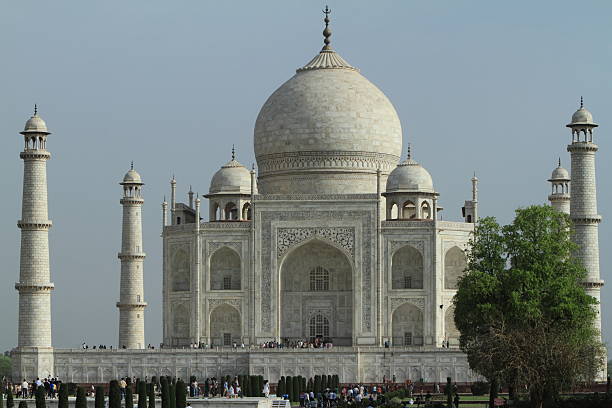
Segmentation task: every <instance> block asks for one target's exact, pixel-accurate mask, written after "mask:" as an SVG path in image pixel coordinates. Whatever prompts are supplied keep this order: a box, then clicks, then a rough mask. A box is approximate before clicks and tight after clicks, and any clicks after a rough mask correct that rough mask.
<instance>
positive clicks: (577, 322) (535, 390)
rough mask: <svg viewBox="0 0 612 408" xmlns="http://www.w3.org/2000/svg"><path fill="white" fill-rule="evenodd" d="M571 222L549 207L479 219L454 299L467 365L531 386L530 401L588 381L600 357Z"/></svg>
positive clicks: (537, 404)
mask: <svg viewBox="0 0 612 408" xmlns="http://www.w3.org/2000/svg"><path fill="white" fill-rule="evenodd" d="M571 227H572V224H571V221H570V219H569V217H568V216H567V215H566V214H563V213H560V212H558V211H556V210H554V209H553V208H552V207H548V206H532V207H528V208H525V209H519V210H517V211H516V217H515V219H514V221H513V222H512V224H510V225H507V226H504V227H501V226H500V225H499V224H498V223H497V222H496V220H495V219H494V218H492V217H487V218H483V219H481V220H480V222H479V224H478V226H477V228H476V231H475V235H474V238H473V240H471V241H470V248H469V252H468V267H467V271H466V273H465V275H464V276H463V277H461V278H460V280H459V288H458V290H457V294H456V295H455V297H454V299H453V304H454V306H455V324H456V326H457V328H458V329H459V331H460V333H461V336H460V346H461V349H462V351H464V352H465V353H466V354H467V357H468V361H469V364H470V368H471V369H472V370H474V371H475V372H477V373H479V374H481V375H483V376H484V377H486V378H487V379H488V380H489V381H490V382H491V383H492V385H493V384H494V383H505V384H508V385H511V386H515V387H516V386H521V385H522V386H525V385H527V387H528V389H529V395H530V400H531V405H532V406H533V407H541V406H542V404H543V401H544V400H545V399H547V398H556V397H557V396H558V395H559V392H560V391H561V390H562V389H568V388H569V387H571V386H572V385H574V384H576V383H577V382H579V381H591V380H592V379H593V378H594V376H595V375H596V374H597V372H598V370H599V369H600V368H601V367H602V363H603V358H602V356H603V346H602V344H601V342H600V341H599V333H598V332H597V330H596V329H595V327H594V319H595V316H596V312H595V310H594V308H593V306H594V305H595V304H596V303H597V301H596V300H595V299H594V298H593V297H591V296H589V295H588V294H587V293H586V292H585V289H584V287H583V286H582V285H581V284H580V283H579V282H580V281H581V280H582V279H583V278H584V277H585V274H586V271H585V269H584V268H583V267H582V266H581V265H580V264H579V262H578V260H577V259H575V258H574V257H573V256H572V253H573V251H575V249H576V245H575V244H573V243H572V242H571V240H570V238H571V234H572V228H571ZM516 388H517V389H520V388H518V387H516Z"/></svg>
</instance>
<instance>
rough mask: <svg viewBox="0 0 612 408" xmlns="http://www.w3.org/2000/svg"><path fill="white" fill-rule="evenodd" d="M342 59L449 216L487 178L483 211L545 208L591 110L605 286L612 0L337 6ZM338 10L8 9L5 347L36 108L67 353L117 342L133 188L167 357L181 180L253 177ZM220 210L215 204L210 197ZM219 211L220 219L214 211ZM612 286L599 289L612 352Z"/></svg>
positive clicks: (150, 293) (2, 20)
mask: <svg viewBox="0 0 612 408" xmlns="http://www.w3.org/2000/svg"><path fill="white" fill-rule="evenodd" d="M328 4H329V6H330V8H331V9H332V15H331V19H332V22H331V28H332V31H333V35H332V46H333V47H334V48H335V49H336V50H337V51H338V52H339V53H340V55H342V56H343V57H344V58H345V59H346V60H347V61H348V62H349V63H350V64H351V65H353V66H355V67H358V68H359V69H360V70H361V73H362V74H363V75H365V76H366V77H367V78H368V79H369V80H370V81H372V82H373V83H374V84H376V85H377V86H378V87H379V88H380V89H381V90H382V91H383V92H384V93H385V94H386V95H387V96H388V97H389V99H390V100H391V102H392V103H393V104H394V106H395V108H396V110H397V112H398V114H399V116H400V118H401V122H402V128H403V141H404V151H405V147H406V144H407V143H408V142H410V143H411V144H412V152H413V157H414V158H415V159H416V160H418V161H419V162H420V163H421V164H422V165H423V166H424V167H425V168H427V169H428V170H429V172H430V173H431V174H432V176H433V179H434V185H435V188H436V190H437V191H439V192H440V194H441V196H440V204H441V205H442V206H444V208H445V210H444V213H445V215H444V219H446V220H459V219H460V215H461V206H462V205H463V201H464V200H466V199H469V197H470V188H471V186H470V177H471V176H472V174H473V172H474V171H475V172H476V174H477V175H478V178H479V179H480V185H479V194H480V195H479V205H480V207H479V208H480V215H483V216H486V215H492V216H496V217H497V218H498V220H499V221H500V222H502V223H508V222H510V221H511V220H512V218H513V215H514V210H515V209H516V208H518V207H524V206H528V205H532V204H543V203H546V200H547V195H548V193H549V191H550V187H549V185H548V183H547V181H546V180H547V179H548V178H549V177H550V173H551V172H552V170H553V169H554V167H556V163H557V159H558V158H559V157H561V161H562V163H563V164H564V165H565V166H566V167H568V168H569V156H568V153H567V152H566V146H567V144H568V143H569V142H570V140H571V136H570V131H569V130H568V129H567V128H566V127H565V125H566V124H567V123H568V122H569V121H570V117H571V115H572V113H573V112H574V111H575V110H576V109H577V108H578V106H579V100H580V96H584V100H585V106H586V107H587V108H588V109H589V110H590V111H591V112H592V113H593V116H594V119H595V121H596V122H598V123H599V124H600V127H599V128H598V129H596V133H595V142H596V143H597V144H598V145H599V147H600V150H599V153H598V154H597V171H598V176H599V178H598V181H599V185H598V187H599V191H598V193H599V195H598V204H599V212H600V214H601V215H602V216H603V222H602V223H601V226H600V249H601V272H602V279H604V280H607V279H610V278H609V277H610V271H609V270H610V268H611V267H612V251H611V250H610V249H611V245H612V190H611V189H609V188H607V186H608V183H607V182H608V179H607V178H606V177H604V176H605V175H608V174H612V160H610V158H611V157H612V143H611V141H610V139H611V138H612V131H611V130H610V129H612V115H610V114H609V113H610V112H612V99H611V98H610V95H612V82H611V81H610V79H611V72H612V70H611V68H612V42H610V38H612V24H611V19H612V2H609V1H604V0H602V1H585V2H581V3H580V7H577V5H576V4H577V3H576V2H575V1H571V2H570V1H559V0H555V1H553V0H549V1H538V2H534V1H513V2H492V1H484V0H483V1H477V0H473V1H468V0H465V1H455V0H449V1H442V0H439V1H435V2H433V1H431V2H430V1H427V2H425V1H407V0H406V1H377V2H371V1H354V0H351V1H349V0H344V1H340V0H330V1H329V3H328ZM324 6H325V3H324V2H315V1H280V0H279V1H258V2H251V1H241V2H238V1H232V2H229V1H228V2H219V1H216V2H212V1H195V0H193V1H157V0H147V1H144V0H134V1H129V2H125V1H116V0H107V1H103V2H102V1H100V2H84V1H80V0H72V1H69V0H65V1H64V0H60V1H54V2H43V1H32V0H22V1H18V2H17V1H12V2H8V1H7V2H4V3H3V6H2V13H0V45H1V49H2V57H1V59H0V61H1V63H0V135H1V137H0V174H2V177H0V191H2V192H3V194H2V197H3V198H2V200H0V260H1V269H0V273H1V274H2V275H1V276H2V279H1V282H2V284H1V285H0V311H1V313H0V327H2V330H0V351H3V350H9V349H11V348H13V347H14V346H15V345H16V343H17V300H18V299H17V292H16V290H15V289H14V282H16V281H17V280H18V277H19V243H20V238H19V237H20V235H19V230H18V228H17V225H16V222H17V220H18V219H19V218H20V212H21V190H22V187H21V183H22V177H23V165H22V161H21V160H20V159H19V152H20V151H21V150H22V147H23V139H22V136H21V135H19V132H20V131H21V130H22V129H23V125H24V123H25V121H26V120H27V119H28V118H29V117H30V116H31V114H32V111H33V105H34V104H35V103H37V104H38V106H39V112H40V115H41V116H42V117H43V118H44V119H45V120H46V122H47V125H48V127H49V129H50V131H51V132H53V134H52V135H50V136H49V138H48V143H47V148H48V149H49V150H50V151H51V153H52V158H51V160H50V161H49V162H48V180H49V186H48V187H49V213H50V218H51V219H52V221H53V228H52V229H51V231H50V235H49V239H50V248H51V274H52V281H53V282H54V283H55V287H56V289H55V291H54V292H53V295H52V316H53V343H54V346H56V347H78V346H79V345H80V344H81V343H82V342H83V341H86V342H87V343H89V344H107V345H111V344H116V342H117V330H118V311H117V308H116V307H115V303H116V301H117V300H118V296H119V271H120V268H119V260H118V259H117V252H118V251H119V248H120V244H121V242H120V240H121V206H120V204H119V199H120V198H121V188H120V186H119V184H118V183H119V182H120V181H121V179H122V177H123V175H124V174H125V172H126V171H127V170H128V169H129V166H130V162H131V161H132V160H133V161H134V166H135V168H136V169H137V170H138V171H139V172H140V173H141V175H142V177H143V179H144V182H145V183H146V185H145V186H144V190H143V191H144V197H145V204H144V209H143V231H144V232H143V234H144V236H143V239H144V248H145V251H146V253H147V258H146V261H145V300H146V301H147V302H148V303H149V307H148V309H147V311H146V314H145V319H146V320H145V322H146V323H145V324H146V341H147V342H148V343H153V344H159V342H161V335H162V319H161V305H162V296H161V285H162V272H161V256H162V254H161V238H160V236H159V235H160V230H161V207H160V204H161V202H162V200H163V197H164V194H166V195H168V194H169V180H170V178H171V176H172V174H175V175H176V179H177V183H178V184H177V186H178V194H179V198H180V199H181V201H186V199H187V196H186V193H187V191H188V189H189V185H192V186H193V190H194V191H196V192H199V193H200V194H205V193H207V191H208V187H209V184H210V179H211V177H212V175H213V174H214V172H215V171H216V170H217V169H218V168H219V167H220V166H221V165H223V164H224V163H225V162H227V161H228V160H229V159H230V155H231V146H232V144H235V145H236V151H237V158H238V160H239V161H241V162H242V163H243V164H245V165H246V166H247V167H250V165H251V163H253V162H254V156H253V127H254V123H255V118H256V117H257V114H258V112H259V109H260V108H261V106H262V105H263V103H264V102H265V100H266V99H267V97H268V96H269V95H270V94H271V93H272V92H273V91H274V90H275V89H276V88H278V87H279V86H280V85H281V84H282V83H283V82H284V81H286V80H287V79H289V78H290V77H291V76H292V75H293V74H294V72H295V69H296V68H298V67H300V66H302V65H304V64H305V63H306V62H308V61H309V60H310V59H311V58H312V57H313V56H314V55H316V53H317V52H318V51H319V50H320V48H321V46H322V35H321V32H322V30H323V22H322V18H323V14H322V12H321V10H322V8H324ZM204 201H206V200H204ZM204 205H205V207H204V208H203V211H202V213H203V214H208V212H207V209H206V203H205V202H204ZM611 305H612V281H611V282H610V284H608V285H607V286H604V288H603V290H602V313H603V335H604V340H605V341H606V342H610V340H612V312H610V306H611Z"/></svg>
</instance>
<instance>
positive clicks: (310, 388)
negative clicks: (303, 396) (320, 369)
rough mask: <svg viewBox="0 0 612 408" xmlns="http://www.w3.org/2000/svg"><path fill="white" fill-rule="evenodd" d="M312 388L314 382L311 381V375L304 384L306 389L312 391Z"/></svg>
mask: <svg viewBox="0 0 612 408" xmlns="http://www.w3.org/2000/svg"><path fill="white" fill-rule="evenodd" d="M312 390H314V382H313V381H312V377H310V378H309V379H308V385H307V386H306V391H308V392H312Z"/></svg>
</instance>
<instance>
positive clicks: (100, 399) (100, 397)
mask: <svg viewBox="0 0 612 408" xmlns="http://www.w3.org/2000/svg"><path fill="white" fill-rule="evenodd" d="M94 407H95V408H104V387H102V386H101V385H98V386H97V387H96V399H95V400H94Z"/></svg>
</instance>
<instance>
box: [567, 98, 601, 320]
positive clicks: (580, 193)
mask: <svg viewBox="0 0 612 408" xmlns="http://www.w3.org/2000/svg"><path fill="white" fill-rule="evenodd" d="M597 126H598V125H597V124H596V123H595V122H593V115H591V113H590V112H589V111H588V110H586V109H585V108H584V105H583V102H582V98H580V109H578V110H577V111H576V112H575V113H574V114H573V115H572V122H571V123H570V124H568V125H567V127H568V128H570V129H571V130H572V143H571V144H570V145H568V146H567V151H568V152H570V155H571V159H572V169H571V171H572V195H571V199H570V217H571V219H572V221H573V223H574V230H575V232H574V242H575V243H576V244H577V245H578V247H579V248H578V250H577V251H576V257H577V258H578V260H579V261H580V262H581V263H582V265H583V266H584V267H585V268H586V270H587V277H586V279H585V281H584V286H585V287H586V291H587V293H588V294H589V295H591V296H593V297H594V298H595V299H597V301H598V302H599V300H600V291H601V287H602V286H603V284H604V283H603V281H602V280H601V279H600V277H599V231H598V228H599V223H600V222H601V217H600V216H599V214H597V188H596V184H595V152H597V149H598V147H597V145H596V144H595V143H593V129H595V128H596V127H597ZM596 310H597V320H596V327H597V329H598V330H600V331H601V307H600V305H599V304H598V305H597V306H596Z"/></svg>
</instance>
